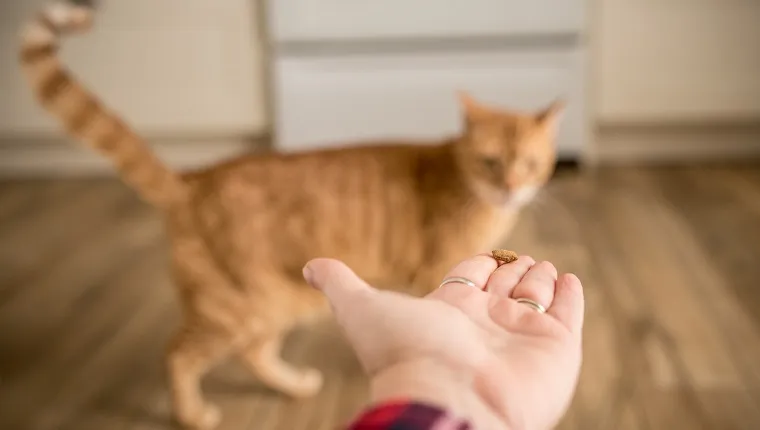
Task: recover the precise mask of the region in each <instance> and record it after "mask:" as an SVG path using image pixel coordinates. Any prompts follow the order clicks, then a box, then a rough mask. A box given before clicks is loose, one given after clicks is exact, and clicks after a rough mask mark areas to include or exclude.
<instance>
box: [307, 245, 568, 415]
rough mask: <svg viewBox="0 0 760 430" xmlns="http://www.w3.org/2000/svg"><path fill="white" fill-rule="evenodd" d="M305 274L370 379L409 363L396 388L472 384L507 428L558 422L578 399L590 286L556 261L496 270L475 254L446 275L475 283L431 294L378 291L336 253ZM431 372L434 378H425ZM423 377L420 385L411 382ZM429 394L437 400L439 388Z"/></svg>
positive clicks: (523, 260) (487, 410)
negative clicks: (327, 303)
mask: <svg viewBox="0 0 760 430" xmlns="http://www.w3.org/2000/svg"><path fill="white" fill-rule="evenodd" d="M305 276H306V278H307V279H309V280H310V282H311V283H312V284H313V285H314V286H316V287H317V288H319V289H320V290H322V291H323V292H324V293H325V294H326V295H327V297H328V299H329V301H330V303H331V304H332V307H333V310H334V312H335V315H336V318H337V320H338V322H339V323H340V325H341V327H342V328H343V330H344V332H345V334H346V337H347V338H348V340H349V342H350V343H351V345H352V346H353V348H354V349H355V351H356V353H357V356H358V357H359V360H360V361H361V363H362V365H363V366H364V368H365V370H366V371H367V372H368V374H369V375H370V377H373V378H380V377H378V375H384V374H386V373H389V374H392V373H393V372H395V370H394V369H408V370H407V371H406V373H403V374H404V375H405V376H404V378H402V380H401V381H399V383H400V384H397V385H399V387H398V388H393V391H394V392H397V394H398V395H405V391H404V390H412V392H414V393H417V392H419V393H418V394H420V395H421V396H425V395H426V394H428V393H427V392H425V391H426V386H427V385H431V386H430V387H427V388H429V390H428V391H439V392H440V391H444V390H445V389H446V388H447V387H449V386H450V387H454V388H453V390H459V391H463V392H464V391H471V392H472V394H473V397H475V398H477V399H478V400H479V401H481V402H482V404H483V405H484V411H483V414H485V415H490V417H489V418H487V419H485V420H481V422H489V423H490V424H493V425H498V427H501V428H509V429H541V428H551V427H552V426H554V425H555V424H556V423H557V422H558V421H559V419H560V418H561V416H562V415H563V413H564V411H565V410H566V408H567V405H568V404H569V401H570V399H571V398H572V393H573V390H574V388H575V385H576V382H577V378H578V373H579V371H580V363H581V329H582V325H583V294H582V288H581V284H580V281H578V279H577V278H576V277H575V276H574V275H563V276H562V277H559V279H558V277H557V271H556V269H555V268H554V266H553V265H551V264H550V263H547V262H542V263H538V264H535V262H534V261H533V259H532V258H530V257H527V256H523V257H520V258H519V259H518V260H517V261H515V262H513V263H510V264H506V265H502V266H501V267H498V268H497V263H496V261H495V260H494V259H493V258H491V257H490V256H486V255H479V256H475V257H473V258H471V259H468V260H465V261H463V262H462V263H460V264H459V265H457V266H456V267H455V268H453V269H452V270H451V271H450V273H449V274H448V275H447V276H446V278H450V277H464V278H467V279H469V280H471V281H472V282H473V283H474V284H475V285H476V287H477V288H472V286H468V285H465V284H463V283H456V282H455V283H448V284H446V285H444V286H442V287H441V288H439V289H437V290H435V291H434V292H432V293H431V294H429V295H428V296H427V297H425V298H415V297H410V296H407V295H402V294H398V293H394V292H390V291H380V290H377V289H374V288H372V287H370V286H369V285H367V284H366V283H365V282H364V281H363V280H361V279H360V278H358V277H357V276H356V275H355V274H354V273H353V272H352V271H351V270H350V268H348V267H347V266H345V265H344V264H343V263H341V262H338V261H335V260H328V259H318V260H313V261H312V262H310V263H309V264H308V265H307V269H306V270H305ZM516 298H528V299H531V300H533V301H535V302H537V303H539V304H541V305H542V306H543V307H544V308H546V309H547V311H546V313H545V314H542V313H539V312H537V311H536V310H534V309H533V308H531V307H529V306H526V305H524V304H521V303H518V302H517V301H515V299H516ZM441 369H444V371H443V372H441ZM409 372H411V373H409ZM425 372H430V373H433V374H435V378H434V379H433V378H431V380H434V381H435V382H433V383H431V384H426V382H425ZM418 378H419V385H420V386H421V388H420V387H416V386H412V387H408V388H404V384H409V385H411V384H415V381H414V379H418ZM394 383H395V382H394ZM440 384H448V385H447V386H441V385H440ZM420 391H421V392H420ZM429 394H430V398H431V400H435V396H436V394H438V393H435V392H431V393H429ZM464 394H465V393H462V395H464ZM468 409H471V408H468ZM489 427H490V425H489Z"/></svg>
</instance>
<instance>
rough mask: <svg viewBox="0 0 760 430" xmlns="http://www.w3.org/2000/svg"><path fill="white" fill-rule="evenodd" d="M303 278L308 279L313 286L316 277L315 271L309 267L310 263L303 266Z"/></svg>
mask: <svg viewBox="0 0 760 430" xmlns="http://www.w3.org/2000/svg"><path fill="white" fill-rule="evenodd" d="M302 272H303V278H304V279H305V280H306V282H307V283H308V284H309V285H311V286H312V287H313V286H314V284H312V279H313V277H314V273H313V271H312V270H311V267H309V264H308V263H307V264H306V265H305V266H303V270H302Z"/></svg>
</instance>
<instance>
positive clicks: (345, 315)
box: [303, 258, 393, 374]
mask: <svg viewBox="0 0 760 430" xmlns="http://www.w3.org/2000/svg"><path fill="white" fill-rule="evenodd" d="M303 276H304V279H306V282H308V283H309V284H311V285H312V286H313V287H314V288H316V289H318V290H320V291H322V292H323V293H324V294H325V296H327V300H328V301H329V302H330V305H331V306H332V309H333V313H334V315H335V319H336V320H337V322H338V324H339V325H340V326H341V328H342V331H343V334H344V335H345V336H346V338H347V339H348V341H349V343H350V344H351V346H352V348H353V349H354V351H355V352H356V354H357V356H358V357H359V361H360V362H361V363H362V366H363V367H364V370H365V371H366V372H368V373H369V374H372V373H374V372H375V370H376V369H378V368H379V367H380V365H381V364H380V363H383V362H385V361H387V360H386V356H387V349H388V343H389V341H390V340H391V339H393V336H388V333H387V330H388V327H387V324H382V323H381V322H382V321H384V320H387V319H388V318H387V316H388V312H387V311H388V309H387V305H388V303H387V300H382V299H383V297H384V295H383V294H382V293H381V292H380V291H378V290H376V289H374V288H372V287H371V286H369V284H367V283H366V282H364V280H363V279H361V278H360V277H359V276H357V275H356V273H354V271H353V270H351V269H350V268H349V267H348V266H346V265H345V264H344V263H343V262H341V261H338V260H332V259H327V258H318V259H315V260H311V261H309V262H308V263H307V264H306V266H304V269H303ZM386 322H387V321H386Z"/></svg>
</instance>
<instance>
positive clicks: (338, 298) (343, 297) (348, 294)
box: [303, 258, 375, 323]
mask: <svg viewBox="0 0 760 430" xmlns="http://www.w3.org/2000/svg"><path fill="white" fill-rule="evenodd" d="M303 277H304V279H305V280H306V282H308V283H309V284H310V285H311V286H313V287H314V288H316V289H318V290H320V291H322V292H323V293H324V294H325V296H327V300H328V301H329V302H330V305H331V306H332V307H333V311H334V312H335V314H336V317H337V318H338V320H339V321H340V322H341V323H343V322H345V321H344V319H345V318H350V314H351V313H352V311H356V310H357V308H358V307H361V303H362V302H365V300H366V297H367V294H371V293H373V292H374V291H375V290H374V289H373V288H372V287H370V286H369V285H368V284H367V283H366V282H364V280H363V279H361V278H360V277H359V276H357V275H356V273H354V271H353V270H351V269H350V268H349V267H348V266H347V265H346V264H345V263H343V262H342V261H338V260H333V259H329V258H317V259H314V260H311V261H309V262H308V263H306V266H304V268H303Z"/></svg>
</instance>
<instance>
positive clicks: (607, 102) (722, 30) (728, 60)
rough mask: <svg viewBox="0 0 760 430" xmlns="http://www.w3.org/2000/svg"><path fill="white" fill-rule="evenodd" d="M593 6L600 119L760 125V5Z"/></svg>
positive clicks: (699, 1)
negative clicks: (753, 123) (756, 123)
mask: <svg viewBox="0 0 760 430" xmlns="http://www.w3.org/2000/svg"><path fill="white" fill-rule="evenodd" d="M592 1H593V4H594V15H595V16H594V25H595V34H594V39H595V48H596V49H595V53H594V55H595V58H594V68H593V72H594V80H593V82H594V85H595V89H594V92H595V102H596V103H595V104H596V116H597V119H598V120H600V121H601V122H607V123H620V122H623V123H631V122H644V123H667V122H671V121H676V122H704V121H708V122H709V121H720V122H726V121H733V120H737V119H738V120H741V121H742V122H744V121H746V120H751V119H755V120H760V1H756V0H723V1H717V0H667V1H655V0H639V1H634V0H605V1H600V0H592Z"/></svg>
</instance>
